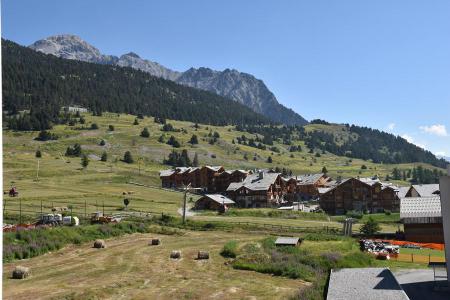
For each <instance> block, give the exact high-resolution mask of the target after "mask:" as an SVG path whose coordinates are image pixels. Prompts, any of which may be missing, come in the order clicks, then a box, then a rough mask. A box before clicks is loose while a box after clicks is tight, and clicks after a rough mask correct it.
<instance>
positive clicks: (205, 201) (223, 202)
mask: <svg viewBox="0 0 450 300" xmlns="http://www.w3.org/2000/svg"><path fill="white" fill-rule="evenodd" d="M234 204H235V202H234V201H233V200H231V199H230V198H228V197H225V196H223V195H220V194H205V195H204V196H203V197H201V198H200V199H198V200H197V201H196V202H195V205H194V208H195V209H199V210H202V209H209V210H218V211H226V210H227V209H228V208H229V207H230V206H233V205H234Z"/></svg>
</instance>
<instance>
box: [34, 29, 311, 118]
mask: <svg viewBox="0 0 450 300" xmlns="http://www.w3.org/2000/svg"><path fill="white" fill-rule="evenodd" d="M29 48H31V49H33V50H35V51H39V52H43V53H45V54H52V55H55V56H58V57H62V58H66V59H74V60H81V61H86V62H93V63H99V64H109V65H118V66H121V67H131V68H134V69H138V70H141V71H144V72H147V73H150V74H151V75H154V76H157V77H161V78H164V79H168V80H172V81H175V82H177V83H180V84H183V85H187V86H190V87H195V88H198V89H202V90H206V91H210V92H213V93H215V94H218V95H220V96H223V97H226V98H228V99H231V100H234V101H236V102H239V103H241V104H244V105H246V106H247V107H250V108H251V109H252V110H253V111H255V112H257V113H260V114H263V115H264V116H266V117H268V118H269V119H271V120H272V121H275V122H278V123H282V124H286V125H305V124H307V123H308V121H306V120H305V119H304V118H303V117H302V116H300V115H299V114H298V113H296V112H294V111H293V110H292V109H289V108H287V107H285V106H283V105H282V104H280V103H279V102H278V100H277V99H276V97H275V95H274V94H273V93H272V92H271V91H270V90H269V89H268V88H267V86H266V85H265V84H264V82H263V81H262V80H260V79H257V78H256V77H254V76H253V75H251V74H249V73H244V72H240V71H238V70H234V69H225V70H223V71H217V70H212V69H210V68H206V67H201V68H198V69H195V68H190V69H188V70H186V71H185V72H178V71H175V70H172V69H170V68H167V67H165V66H163V65H161V64H159V63H157V62H154V61H151V60H148V59H143V58H141V57H140V56H139V55H137V54H136V53H134V52H129V53H126V54H123V55H121V56H120V57H117V56H113V55H105V54H102V53H101V52H100V51H99V50H98V49H97V48H95V47H94V46H92V45H91V44H89V43H87V42H86V41H84V40H82V39H81V38H80V37H78V36H76V35H72V34H61V35H54V36H50V37H47V38H45V39H41V40H38V41H36V42H34V43H33V44H31V45H30V46H29Z"/></svg>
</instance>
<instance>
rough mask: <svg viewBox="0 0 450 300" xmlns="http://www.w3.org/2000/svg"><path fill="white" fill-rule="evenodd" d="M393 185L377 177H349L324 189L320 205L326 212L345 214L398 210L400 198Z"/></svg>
mask: <svg viewBox="0 0 450 300" xmlns="http://www.w3.org/2000/svg"><path fill="white" fill-rule="evenodd" d="M397 191H398V189H397V188H396V187H395V186H392V185H389V184H385V183H382V182H380V181H379V180H378V179H367V178H361V179H358V178H350V179H346V180H343V181H341V182H339V183H337V185H336V186H335V187H332V188H330V189H328V190H327V191H325V192H324V193H323V194H322V195H321V196H320V200H319V204H320V207H321V208H322V209H323V210H324V211H325V212H327V213H328V214H332V215H338V214H345V213H346V212H347V211H350V210H355V211H369V212H370V213H376V212H383V211H385V210H389V211H393V212H398V211H399V210H400V199H399V198H398V196H397Z"/></svg>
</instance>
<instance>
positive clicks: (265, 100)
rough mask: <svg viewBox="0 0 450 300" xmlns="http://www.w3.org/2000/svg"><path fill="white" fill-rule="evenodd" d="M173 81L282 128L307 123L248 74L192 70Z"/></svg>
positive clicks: (260, 82)
mask: <svg viewBox="0 0 450 300" xmlns="http://www.w3.org/2000/svg"><path fill="white" fill-rule="evenodd" d="M176 81H177V82H178V83H181V84H184V85H188V86H192V87H195V88H199V89H202V90H207V91H211V92H213V93H216V94H218V95H221V96H224V97H226V98H230V99H233V100H235V101H237V102H239V103H242V104H244V105H246V106H248V107H250V108H251V109H252V110H253V111H255V112H257V113H261V114H263V115H264V116H266V117H268V118H270V119H272V120H273V121H275V122H278V123H281V124H286V125H294V124H298V125H305V124H307V123H308V122H307V121H306V120H305V119H304V118H303V117H301V116H300V115H298V114H297V113H296V112H294V111H293V110H292V109H289V108H286V107H285V106H283V105H281V104H280V103H278V101H277V99H276V98H275V95H274V94H273V93H272V92H271V91H270V90H269V89H268V88H267V87H266V85H265V84H264V82H263V81H262V80H259V79H256V78H255V77H254V76H253V75H250V74H247V73H242V72H239V71H237V70H230V69H226V70H224V71H222V72H219V71H214V70H211V69H208V68H199V69H194V68H191V69H189V70H187V71H186V72H183V73H182V74H181V76H179V77H178V78H177V80H176Z"/></svg>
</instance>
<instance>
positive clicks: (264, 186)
mask: <svg viewBox="0 0 450 300" xmlns="http://www.w3.org/2000/svg"><path fill="white" fill-rule="evenodd" d="M262 174H263V176H262V177H261V176H260V174H259V173H255V174H251V175H248V176H247V177H246V178H245V179H244V181H242V182H232V183H230V185H229V186H228V188H227V191H235V190H237V189H239V188H240V187H243V186H244V187H246V188H247V189H249V190H252V191H265V190H268V189H269V187H270V186H271V185H272V184H274V183H275V181H276V179H277V178H278V176H280V173H262Z"/></svg>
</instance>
